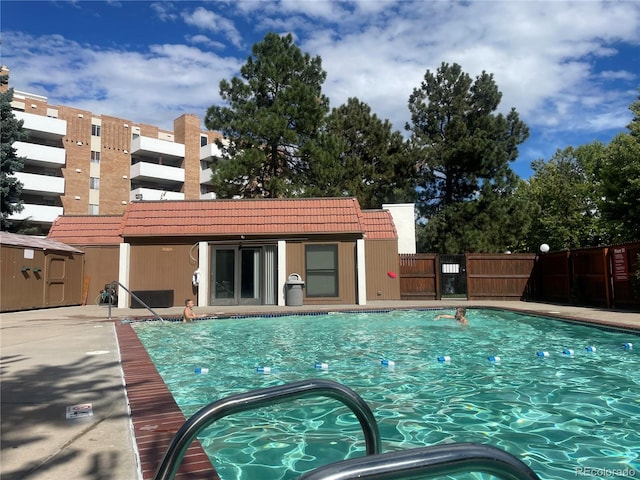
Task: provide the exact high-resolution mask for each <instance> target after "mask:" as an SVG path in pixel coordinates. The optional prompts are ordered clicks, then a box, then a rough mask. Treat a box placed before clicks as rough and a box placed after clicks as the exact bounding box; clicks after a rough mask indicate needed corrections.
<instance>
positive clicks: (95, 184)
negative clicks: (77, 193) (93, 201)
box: [89, 177, 100, 190]
mask: <svg viewBox="0 0 640 480" xmlns="http://www.w3.org/2000/svg"><path fill="white" fill-rule="evenodd" d="M89 188H90V189H92V190H98V189H99V188H100V179H99V178H98V177H89Z"/></svg>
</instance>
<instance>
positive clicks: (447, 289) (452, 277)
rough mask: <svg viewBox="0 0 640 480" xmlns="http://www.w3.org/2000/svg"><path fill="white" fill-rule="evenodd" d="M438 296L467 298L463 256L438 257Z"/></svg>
mask: <svg viewBox="0 0 640 480" xmlns="http://www.w3.org/2000/svg"><path fill="white" fill-rule="evenodd" d="M439 259H440V295H441V297H442V298H467V265H466V261H465V256H464V255H440V256H439Z"/></svg>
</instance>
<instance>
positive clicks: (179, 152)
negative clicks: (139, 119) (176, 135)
mask: <svg viewBox="0 0 640 480" xmlns="http://www.w3.org/2000/svg"><path fill="white" fill-rule="evenodd" d="M131 155H136V156H141V157H150V158H172V159H182V158H184V145H183V144H182V143H175V142H168V141H166V140H158V139H157V138H150V137H136V138H134V139H133V140H132V141H131Z"/></svg>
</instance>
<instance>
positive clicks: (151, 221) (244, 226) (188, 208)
mask: <svg viewBox="0 0 640 480" xmlns="http://www.w3.org/2000/svg"><path fill="white" fill-rule="evenodd" d="M361 220H362V211H361V210H360V205H359V204H358V201H357V199H355V198H296V199H291V198H289V199H243V200H196V201H185V200H178V201H149V202H148V201H143V202H133V203H131V204H130V205H129V206H128V207H127V211H126V213H125V216H124V220H123V229H122V235H123V237H125V238H126V237H139V236H202V235H230V236H234V235H304V234H323V233H324V234H348V233H354V234H364V232H365V230H364V226H363V225H362V221H361Z"/></svg>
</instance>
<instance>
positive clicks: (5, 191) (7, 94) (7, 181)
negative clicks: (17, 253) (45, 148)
mask: <svg viewBox="0 0 640 480" xmlns="http://www.w3.org/2000/svg"><path fill="white" fill-rule="evenodd" d="M7 83H8V78H7V76H6V75H5V76H3V78H2V85H3V87H0V109H1V110H2V124H1V125H0V135H1V141H2V145H1V149H2V167H1V174H0V192H1V195H2V198H1V200H2V213H1V215H2V216H1V218H0V224H1V227H2V230H9V229H10V228H11V226H12V221H11V220H10V219H9V217H10V216H11V215H12V214H14V213H19V212H21V211H22V210H23V208H24V207H23V206H22V200H20V194H21V193H22V184H21V183H20V182H19V181H18V180H17V179H16V178H15V176H14V174H15V173H16V172H20V171H22V169H23V168H24V158H23V157H18V155H17V152H16V149H15V148H14V147H13V144H14V143H15V142H18V141H22V140H24V139H25V138H26V137H27V135H26V132H24V130H23V129H22V124H23V122H22V120H20V121H18V120H17V119H16V117H15V115H14V114H13V110H12V109H11V102H12V100H13V89H12V88H9V89H6V85H7Z"/></svg>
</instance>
